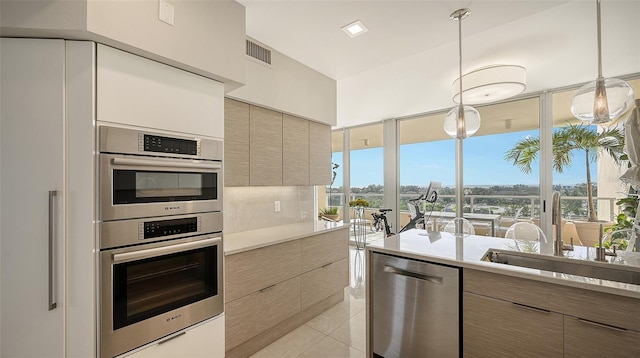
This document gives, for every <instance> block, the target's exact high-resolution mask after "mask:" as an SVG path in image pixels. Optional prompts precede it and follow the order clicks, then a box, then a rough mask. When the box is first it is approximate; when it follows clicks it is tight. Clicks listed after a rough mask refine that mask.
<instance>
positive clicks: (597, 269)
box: [482, 249, 640, 285]
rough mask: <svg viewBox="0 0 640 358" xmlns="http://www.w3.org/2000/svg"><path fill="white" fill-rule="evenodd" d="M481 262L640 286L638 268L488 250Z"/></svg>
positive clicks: (639, 268) (639, 271)
mask: <svg viewBox="0 0 640 358" xmlns="http://www.w3.org/2000/svg"><path fill="white" fill-rule="evenodd" d="M482 261H487V262H494V263H499V264H504V265H511V266H520V267H527V268H532V269H537V270H545V271H552V272H561V273H565V274H569V275H577V276H585V277H593V278H597V279H602V280H608V281H616V282H623V283H631V284H634V285H640V267H634V266H621V265H616V264H610V263H602V262H595V261H585V260H575V259H568V258H563V257H557V256H545V255H540V254H532V253H526V252H514V251H507V250H498V249H489V250H488V251H487V252H486V253H485V254H484V256H483V257H482Z"/></svg>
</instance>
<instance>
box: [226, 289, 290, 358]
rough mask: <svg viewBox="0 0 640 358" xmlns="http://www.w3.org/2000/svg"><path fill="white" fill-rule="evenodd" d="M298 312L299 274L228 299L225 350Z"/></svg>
mask: <svg viewBox="0 0 640 358" xmlns="http://www.w3.org/2000/svg"><path fill="white" fill-rule="evenodd" d="M299 312H300V277H299V276H298V277H294V278H292V279H290V280H287V281H284V282H281V283H278V284H276V285H272V286H269V287H265V288H264V289H262V290H260V291H258V292H254V293H252V294H250V295H248V296H245V297H242V298H239V299H237V300H235V301H233V302H227V304H226V306H225V316H226V329H225V330H226V332H225V336H226V340H225V342H226V343H225V347H226V350H227V351H229V350H230V349H232V348H233V347H235V346H237V345H238V344H240V343H242V342H245V341H247V340H248V339H250V338H251V337H255V336H256V335H258V334H260V333H262V332H264V331H266V330H267V329H269V328H270V327H273V326H275V325H277V324H278V323H280V322H282V321H284V320H285V319H287V318H289V317H291V316H293V315H295V314H298V313H299Z"/></svg>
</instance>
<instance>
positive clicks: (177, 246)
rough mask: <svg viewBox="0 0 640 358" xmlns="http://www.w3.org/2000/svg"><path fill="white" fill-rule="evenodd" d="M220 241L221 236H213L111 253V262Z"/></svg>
mask: <svg viewBox="0 0 640 358" xmlns="http://www.w3.org/2000/svg"><path fill="white" fill-rule="evenodd" d="M221 242H222V238H220V237H214V238H210V239H205V240H200V241H193V242H186V243H183V244H175V245H170V246H163V247H156V248H153V249H146V250H139V251H133V252H125V253H120V254H113V262H114V263H116V262H126V261H132V260H141V259H146V258H151V257H157V256H162V255H168V254H173V253H176V252H182V251H187V250H193V249H199V248H202V247H207V246H213V245H219V244H220V243H221Z"/></svg>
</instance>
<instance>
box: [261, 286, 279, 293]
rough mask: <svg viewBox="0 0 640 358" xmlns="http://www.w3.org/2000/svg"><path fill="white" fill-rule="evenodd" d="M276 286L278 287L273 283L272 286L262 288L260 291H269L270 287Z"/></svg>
mask: <svg viewBox="0 0 640 358" xmlns="http://www.w3.org/2000/svg"><path fill="white" fill-rule="evenodd" d="M274 287H276V284H273V285H271V286H267V287H265V288H263V289H261V290H260V292H266V291H268V290H270V289H272V288H274Z"/></svg>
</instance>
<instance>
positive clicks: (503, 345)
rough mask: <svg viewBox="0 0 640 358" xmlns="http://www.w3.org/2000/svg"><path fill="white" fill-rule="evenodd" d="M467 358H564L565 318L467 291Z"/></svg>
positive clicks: (465, 331)
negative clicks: (563, 319) (563, 321)
mask: <svg viewBox="0 0 640 358" xmlns="http://www.w3.org/2000/svg"><path fill="white" fill-rule="evenodd" d="M462 306H463V317H462V320H463V321H462V322H463V349H464V356H465V357H532V358H535V357H547V358H549V357H562V355H563V351H562V350H563V337H562V334H563V328H562V324H563V323H562V315H561V314H558V313H554V312H549V311H544V310H540V309H537V308H533V307H530V306H523V305H519V304H515V303H512V302H508V301H502V300H498V299H494V298H489V297H485V296H480V295H476V294H473V293H468V292H464V294H463V304H462Z"/></svg>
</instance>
